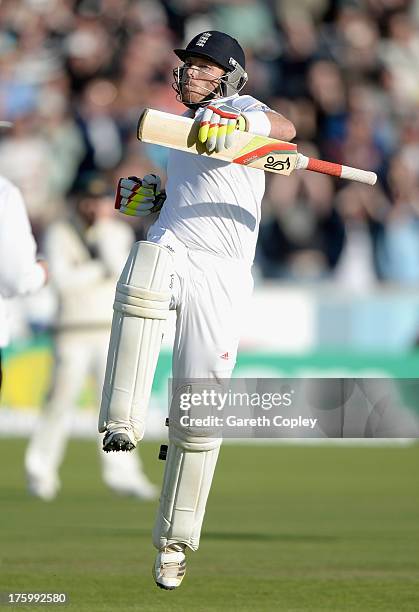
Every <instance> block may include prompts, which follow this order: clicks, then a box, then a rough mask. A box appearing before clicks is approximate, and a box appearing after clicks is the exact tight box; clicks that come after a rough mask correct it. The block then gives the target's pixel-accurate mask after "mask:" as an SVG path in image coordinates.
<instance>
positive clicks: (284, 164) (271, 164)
mask: <svg viewBox="0 0 419 612" xmlns="http://www.w3.org/2000/svg"><path fill="white" fill-rule="evenodd" d="M290 166H291V164H290V158H289V157H287V159H286V160H285V161H281V160H280V159H278V161H275V157H274V156H273V155H269V156H268V157H267V159H266V164H264V166H263V167H264V168H268V169H269V170H279V171H281V170H284V169H285V168H286V169H287V170H289V169H290Z"/></svg>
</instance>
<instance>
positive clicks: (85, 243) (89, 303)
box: [25, 175, 157, 500]
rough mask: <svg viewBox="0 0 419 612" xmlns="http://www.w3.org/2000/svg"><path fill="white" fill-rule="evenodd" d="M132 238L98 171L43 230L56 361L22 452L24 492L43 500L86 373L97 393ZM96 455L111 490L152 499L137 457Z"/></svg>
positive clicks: (54, 482)
mask: <svg viewBox="0 0 419 612" xmlns="http://www.w3.org/2000/svg"><path fill="white" fill-rule="evenodd" d="M133 240H134V234H133V231H132V229H131V228H130V227H129V226H128V224H127V223H124V222H122V221H121V220H119V219H116V218H115V217H114V215H113V200H112V199H111V198H110V197H109V189H108V185H107V183H106V181H105V180H104V179H103V178H101V177H100V176H99V175H97V176H92V177H90V179H89V180H88V181H87V183H86V185H85V186H84V187H83V189H81V190H79V192H78V193H77V195H76V197H75V199H74V206H73V209H72V211H71V213H70V214H69V215H68V218H67V219H63V220H61V221H58V222H56V223H54V224H52V225H51V226H50V228H49V229H48V231H47V233H46V235H45V253H46V255H47V257H48V260H49V262H50V268H51V280H52V286H53V287H54V289H55V291H56V294H57V299H58V313H57V317H56V321H55V324H54V328H55V329H54V336H53V340H54V365H53V375H52V380H51V386H50V390H49V393H48V398H47V402H46V404H45V406H44V407H43V411H42V414H41V416H40V418H39V420H38V423H37V427H36V429H35V431H34V434H33V436H32V438H31V440H30V443H29V446H28V449H27V451H26V457H25V466H26V476H27V482H28V488H29V491H30V493H32V494H33V495H35V496H37V497H40V498H41V499H44V500H51V499H53V498H54V497H55V496H56V494H57V492H58V490H59V488H60V480H59V475H58V470H59V467H60V465H61V462H62V460H63V457H64V453H65V449H66V445H67V440H68V437H69V434H70V431H71V420H72V418H74V413H75V410H76V408H77V400H78V398H79V396H80V394H81V391H82V389H83V387H84V385H85V384H86V381H87V378H88V376H89V375H92V376H93V379H94V381H95V387H96V388H95V390H96V392H97V393H98V394H100V392H101V389H102V384H103V377H104V372H105V365H106V352H107V348H108V341H109V326H110V311H111V304H112V299H113V293H114V287H115V282H116V279H117V278H118V275H119V273H120V271H121V269H122V266H123V263H124V260H125V258H126V257H127V253H128V252H129V249H130V247H131V245H132V243H133ZM100 459H101V467H102V477H103V481H104V483H105V484H106V485H107V486H108V487H109V488H110V489H111V490H113V491H115V492H117V493H121V494H127V495H134V496H135V497H137V498H140V499H154V498H155V496H156V493H157V491H156V489H155V487H154V485H152V484H151V483H150V482H149V480H148V479H147V477H146V475H145V474H144V473H143V471H142V467H141V462H140V459H139V457H138V456H135V454H125V455H122V454H118V455H115V454H112V455H106V454H104V453H102V452H101V453H100Z"/></svg>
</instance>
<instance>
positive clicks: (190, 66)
mask: <svg viewBox="0 0 419 612" xmlns="http://www.w3.org/2000/svg"><path fill="white" fill-rule="evenodd" d="M184 66H185V68H184V71H183V74H182V82H181V87H182V98H183V101H184V102H188V103H190V104H197V103H199V102H201V101H202V100H203V99H204V98H206V97H207V96H208V95H209V94H210V93H212V92H213V91H215V90H216V89H217V88H218V86H219V84H220V83H219V81H218V79H219V77H220V76H222V75H223V74H225V70H224V68H221V67H220V66H218V64H215V63H214V62H212V61H211V60H210V59H206V58H204V57H197V56H194V55H191V56H190V57H188V58H187V59H186V61H185V64H184Z"/></svg>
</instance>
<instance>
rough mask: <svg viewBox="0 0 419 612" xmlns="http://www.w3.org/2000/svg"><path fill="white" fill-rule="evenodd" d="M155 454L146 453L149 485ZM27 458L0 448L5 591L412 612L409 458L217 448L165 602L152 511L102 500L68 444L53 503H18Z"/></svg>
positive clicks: (93, 606) (157, 468)
mask: <svg viewBox="0 0 419 612" xmlns="http://www.w3.org/2000/svg"><path fill="white" fill-rule="evenodd" d="M158 446H159V445H158V444H157V443H154V444H152V443H146V444H144V446H143V457H144V460H145V463H146V466H147V470H148V472H149V474H150V475H151V476H152V478H153V479H154V480H155V481H156V482H158V481H160V478H161V475H162V471H163V463H162V462H159V461H157V459H156V456H157V453H158ZM24 448H25V442H24V441H23V440H1V441H0V465H1V476H0V508H1V527H0V536H1V540H0V591H1V592H9V591H13V592H16V591H25V592H27V591H33V592H63V591H64V592H66V593H68V596H69V599H70V602H69V604H68V605H67V606H66V607H65V609H71V610H75V611H80V612H82V611H86V612H87V611H89V612H95V611H109V612H110V611H114V610H118V609H119V610H123V611H131V610H148V611H153V612H154V611H159V610H164V611H165V612H168V611H172V610H174V611H177V610H183V611H189V610H191V611H192V610H194V611H195V610H198V611H201V610H202V611H206V610H208V611H210V610H211V611H221V610H226V611H230V610H237V611H252V612H259V611H265V610H266V611H267V610H270V611H272V610H278V611H287V612H291V611H292V612H297V611H298V612H302V611H304V612H305V611H310V612H315V611H319V612H320V611H322V612H323V611H326V610H327V611H328V610H330V611H334V612H340V611H346V610H348V611H349V610H354V611H355V610H356V611H357V612H360V611H368V612H369V611H374V610H380V611H386V612H387V611H388V612H395V611H397V612H398V611H404V610H411V611H412V612H413V611H417V610H419V487H418V471H419V470H418V467H419V445H416V446H414V447H406V448H386V447H381V448H337V447H284V446H282V447H281V446H225V447H224V448H223V450H222V453H221V456H220V460H219V464H218V469H217V473H216V477H215V481H214V487H213V490H212V494H211V497H210V501H209V504H208V511H207V519H206V522H205V526H204V531H203V535H202V540H201V548H200V550H199V551H198V552H197V553H191V554H190V555H189V560H188V569H187V575H186V578H185V581H184V584H183V585H182V587H181V588H180V589H179V590H178V591H174V592H169V591H161V590H160V589H157V588H156V587H155V585H154V583H153V580H152V578H151V571H150V570H151V565H152V562H153V559H154V549H153V548H152V545H151V536H150V531H151V527H152V523H153V517H154V512H155V504H154V503H139V502H137V501H135V500H133V499H126V498H117V497H114V496H113V495H112V494H111V493H109V492H108V491H107V490H106V489H105V488H104V486H103V485H102V483H101V481H100V474H99V465H98V458H97V456H96V452H95V451H96V449H95V446H94V443H90V442H80V441H77V442H72V443H71V444H70V447H69V452H68V455H67V457H66V461H65V464H64V466H63V469H62V478H63V490H62V492H61V494H60V496H59V498H58V499H57V500H56V501H54V502H52V503H49V504H46V503H43V502H40V501H38V500H34V499H31V498H29V497H28V496H27V495H26V493H25V490H24V476H23V469H22V458H23V451H24ZM0 608H2V606H0ZM4 609H6V607H4ZM19 609H21V610H29V609H32V610H34V609H37V610H41V609H42V610H46V609H48V610H51V609H56V608H55V606H52V605H50V606H45V605H44V606H34V605H33V606H19Z"/></svg>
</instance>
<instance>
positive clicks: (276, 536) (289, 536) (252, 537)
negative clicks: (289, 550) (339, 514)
mask: <svg viewBox="0 0 419 612" xmlns="http://www.w3.org/2000/svg"><path fill="white" fill-rule="evenodd" d="M202 537H203V538H205V539H206V540H234V541H246V542H268V541H269V542H335V541H337V540H338V539H339V538H338V537H336V536H333V535H315V534H311V533H307V534H304V533H273V534H269V533H234V532H221V531H206V532H205V533H204V534H203V536H202Z"/></svg>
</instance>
